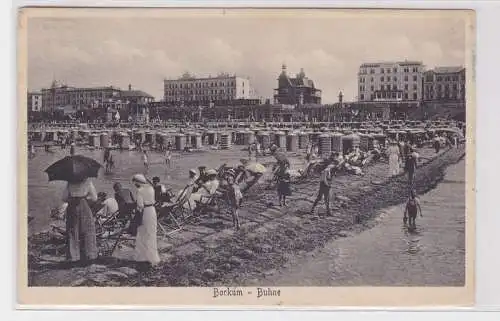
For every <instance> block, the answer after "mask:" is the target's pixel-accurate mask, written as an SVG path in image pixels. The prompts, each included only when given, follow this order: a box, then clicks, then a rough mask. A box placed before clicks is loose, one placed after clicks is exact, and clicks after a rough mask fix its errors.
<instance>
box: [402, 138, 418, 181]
mask: <svg viewBox="0 0 500 321" xmlns="http://www.w3.org/2000/svg"><path fill="white" fill-rule="evenodd" d="M417 160H418V154H417V152H415V151H414V150H413V148H411V147H410V149H409V153H408V155H407V156H406V161H405V171H406V172H407V173H408V186H409V188H410V190H413V184H414V182H415V171H416V170H417Z"/></svg>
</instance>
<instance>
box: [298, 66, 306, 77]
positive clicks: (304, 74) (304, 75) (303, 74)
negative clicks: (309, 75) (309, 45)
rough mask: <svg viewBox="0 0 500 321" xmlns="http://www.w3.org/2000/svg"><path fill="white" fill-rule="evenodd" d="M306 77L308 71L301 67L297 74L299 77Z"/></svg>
mask: <svg viewBox="0 0 500 321" xmlns="http://www.w3.org/2000/svg"><path fill="white" fill-rule="evenodd" d="M305 77H306V73H305V72H304V68H300V72H299V74H298V75H297V78H305Z"/></svg>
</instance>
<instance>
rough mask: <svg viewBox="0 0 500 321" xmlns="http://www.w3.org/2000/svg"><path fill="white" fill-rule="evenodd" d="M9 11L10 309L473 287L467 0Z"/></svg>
mask: <svg viewBox="0 0 500 321" xmlns="http://www.w3.org/2000/svg"><path fill="white" fill-rule="evenodd" d="M18 22H19V23H18V63H19V64H18V74H17V75H18V93H19V96H18V97H19V98H18V101H19V105H18V106H17V107H18V110H19V133H18V136H19V137H21V138H20V139H19V142H18V145H19V159H18V173H19V174H18V177H19V184H18V186H19V191H18V195H19V212H18V213H17V214H18V221H19V225H18V228H19V230H18V234H19V240H18V241H19V244H18V246H19V250H18V253H19V257H18V264H19V266H18V304H19V306H20V307H27V308H29V307H35V306H55V305H57V306H59V307H61V306H80V305H87V306H88V305H94V306H111V305H112V306H115V307H116V306H121V305H123V306H125V305H126V306H155V307H179V306H192V307H194V306H205V307H206V306H209V307H210V306H212V307H224V306H240V307H248V308H251V307H266V306H277V305H281V306H285V307H338V306H344V307H348V306H351V307H352V306H357V307H370V306H385V307H390V306H394V307H408V306H410V307H414V306H470V305H472V304H473V303H474V264H475V261H474V244H475V241H474V240H475V234H474V228H475V212H474V208H475V198H474V192H473V191H474V186H475V185H474V184H475V183H474V180H475V173H474V166H475V165H474V164H475V138H474V134H473V133H474V126H475V87H474V86H475V80H474V78H475V75H474V73H475V70H474V60H475V58H474V57H475V13H474V11H468V10H401V9H391V10H373V9H342V10H340V9H287V8H281V9H263V8H262V9H243V8H240V9H238V8H226V9H224V8H191V9H181V8H175V9H174V8H143V9H139V8H135V9H131V8H120V9H118V8H114V9H113V8H101V9H99V8H92V9H91V8H22V9H20V10H19V17H18Z"/></svg>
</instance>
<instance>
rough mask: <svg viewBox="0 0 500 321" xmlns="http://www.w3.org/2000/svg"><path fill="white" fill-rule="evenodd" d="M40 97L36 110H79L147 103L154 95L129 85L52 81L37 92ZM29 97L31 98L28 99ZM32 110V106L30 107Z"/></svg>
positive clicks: (31, 102) (117, 107) (31, 101)
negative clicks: (74, 84) (87, 85)
mask: <svg viewBox="0 0 500 321" xmlns="http://www.w3.org/2000/svg"><path fill="white" fill-rule="evenodd" d="M37 95H38V96H37V97H39V99H41V103H40V107H41V108H38V111H40V110H42V111H49V112H51V111H55V110H57V109H60V108H71V109H73V110H75V111H76V110H81V109H85V108H106V107H111V108H114V109H121V108H122V107H124V106H126V105H127V104H129V103H131V104H147V103H149V102H152V101H153V100H154V97H153V96H151V95H149V94H147V93H145V92H143V91H140V90H132V86H131V85H129V88H128V91H127V90H121V89H120V88H117V87H113V86H106V87H87V88H85V87H73V86H67V85H65V84H60V83H58V82H56V81H53V82H52V85H51V87H50V88H44V89H42V90H40V93H39V94H37ZM30 97H31V99H30ZM33 97H34V95H33V93H28V103H29V104H33ZM31 110H33V111H34V107H32V108H31Z"/></svg>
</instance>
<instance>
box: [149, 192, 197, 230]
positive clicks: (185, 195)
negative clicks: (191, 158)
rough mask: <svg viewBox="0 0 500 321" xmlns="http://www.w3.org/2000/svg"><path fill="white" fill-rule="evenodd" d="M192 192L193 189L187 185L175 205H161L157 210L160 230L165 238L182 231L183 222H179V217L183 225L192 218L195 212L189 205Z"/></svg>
mask: <svg viewBox="0 0 500 321" xmlns="http://www.w3.org/2000/svg"><path fill="white" fill-rule="evenodd" d="M192 191H193V187H192V186H191V185H187V186H186V187H184V189H183V190H182V191H181V193H180V194H179V196H178V197H177V199H176V200H175V201H174V202H173V203H163V204H161V205H159V207H158V209H157V212H158V230H159V232H160V233H161V234H163V237H167V236H170V235H171V234H173V233H175V232H178V231H180V230H181V229H182V225H181V222H179V216H180V219H182V223H183V222H185V221H186V220H187V219H189V218H190V217H191V216H192V213H193V211H192V209H191V205H190V203H189V198H190V197H191V193H192ZM186 211H188V212H189V214H188V215H185V212H186ZM176 216H177V217H176Z"/></svg>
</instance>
